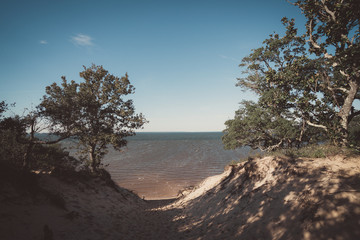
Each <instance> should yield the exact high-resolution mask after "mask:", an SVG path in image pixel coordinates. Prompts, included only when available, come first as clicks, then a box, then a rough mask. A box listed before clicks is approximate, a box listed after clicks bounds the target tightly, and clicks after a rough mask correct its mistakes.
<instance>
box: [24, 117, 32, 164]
mask: <svg viewBox="0 0 360 240" xmlns="http://www.w3.org/2000/svg"><path fill="white" fill-rule="evenodd" d="M30 127H31V130H30V140H29V145H28V146H27V148H26V153H25V154H24V159H23V165H22V168H23V169H24V170H28V169H29V168H30V160H31V153H32V151H33V148H34V146H35V144H34V140H35V121H32V122H31V126H30Z"/></svg>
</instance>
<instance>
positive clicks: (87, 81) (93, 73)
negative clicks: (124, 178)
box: [40, 65, 146, 171]
mask: <svg viewBox="0 0 360 240" xmlns="http://www.w3.org/2000/svg"><path fill="white" fill-rule="evenodd" d="M80 77H81V78H83V79H84V82H82V83H76V82H75V81H71V82H68V81H67V80H66V78H65V77H62V83H61V85H60V86H59V85H58V84H56V83H53V84H52V85H50V86H48V87H47V88H46V95H45V96H44V97H43V99H42V102H41V104H40V109H41V114H42V116H45V117H46V118H47V119H48V120H49V121H50V122H51V123H52V129H51V132H52V133H54V134H56V135H58V136H60V137H66V136H73V137H76V138H77V139H78V141H79V144H80V146H82V147H83V151H82V152H83V153H85V152H86V153H87V154H88V161H89V164H90V168H91V170H92V171H97V170H98V168H99V167H100V165H101V160H102V158H103V156H104V155H105V153H106V152H107V147H108V145H109V144H110V145H112V146H113V147H114V148H115V149H116V150H119V149H120V148H121V147H123V146H125V145H126V143H127V142H126V139H125V137H127V136H132V135H135V132H134V130H135V129H139V128H141V127H142V126H143V124H144V123H145V122H146V120H145V118H144V117H143V115H142V114H136V113H135V107H134V105H133V101H132V100H131V99H125V98H124V97H126V96H127V95H129V94H133V93H134V91H135V88H134V87H133V86H132V85H131V84H130V81H129V78H128V75H127V74H125V76H123V77H121V78H119V77H116V76H114V75H112V74H109V73H108V71H106V70H105V69H104V68H103V67H102V66H95V65H92V66H91V67H90V68H86V67H84V71H82V72H80Z"/></svg>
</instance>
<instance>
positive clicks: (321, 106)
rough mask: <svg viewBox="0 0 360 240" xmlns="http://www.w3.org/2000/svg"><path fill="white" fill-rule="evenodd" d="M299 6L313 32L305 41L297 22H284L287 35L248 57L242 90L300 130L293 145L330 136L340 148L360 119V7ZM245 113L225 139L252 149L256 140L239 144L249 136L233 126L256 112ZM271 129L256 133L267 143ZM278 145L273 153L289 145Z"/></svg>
mask: <svg viewBox="0 0 360 240" xmlns="http://www.w3.org/2000/svg"><path fill="white" fill-rule="evenodd" d="M294 5H296V6H299V7H300V8H301V9H302V11H303V13H304V14H305V16H306V17H307V18H308V21H307V24H306V25H307V33H306V34H303V35H300V36H299V35H298V30H297V29H296V28H295V22H294V20H293V19H291V20H288V19H287V18H283V19H282V21H283V24H284V25H285V26H286V33H285V35H284V36H283V37H280V36H279V35H278V34H273V35H270V38H269V39H266V40H265V41H264V42H263V44H264V46H263V47H260V48H258V49H255V50H253V51H252V53H251V54H250V55H249V56H247V57H245V58H243V60H242V63H241V64H240V66H241V67H243V68H245V69H246V70H245V71H244V72H243V73H244V74H245V75H246V77H244V78H239V79H238V84H237V86H240V87H242V88H243V89H244V90H251V91H254V92H255V93H257V94H258V95H259V101H258V103H257V104H258V106H257V108H258V109H263V111H266V112H267V113H268V114H271V116H272V118H271V119H281V118H283V119H285V120H287V121H291V122H292V125H293V127H295V128H297V129H299V131H296V134H297V137H296V139H297V141H292V143H295V144H296V145H299V144H298V143H296V142H302V143H303V144H306V143H309V142H311V141H313V140H318V139H319V137H321V136H326V137H327V138H329V139H331V140H332V142H333V143H335V144H339V143H342V144H346V143H347V139H348V125H349V122H351V120H352V119H353V118H354V117H355V116H356V115H359V114H360V111H359V110H356V109H355V108H354V106H353V102H354V100H355V99H360V94H359V85H360V68H359V64H360V61H359V54H358V53H359V41H360V38H359V18H358V16H359V14H358V13H359V8H358V7H357V5H356V3H355V1H331V2H329V1H324V0H322V1H316V0H307V1H297V2H295V3H294ZM333 15H334V16H333ZM315 23H316V24H315ZM320 39H322V41H321V43H320ZM306 43H309V46H307V45H306ZM333 49H335V50H333ZM331 51H333V52H334V53H332V54H331ZM245 108H249V105H245ZM240 113H241V114H244V115H245V116H243V117H241V118H239V117H238V114H237V115H236V117H235V119H234V120H232V121H228V122H227V123H226V125H227V128H226V129H225V133H226V134H225V136H224V139H223V140H224V142H230V141H237V142H239V143H240V145H241V146H242V145H249V146H252V143H251V141H242V140H241V139H239V136H240V135H242V134H244V133H245V132H244V131H242V132H241V133H242V134H240V135H239V134H237V135H236V134H234V133H233V131H234V128H233V125H234V124H243V123H244V121H245V119H247V118H249V117H251V116H252V115H254V112H253V111H249V109H248V110H246V111H242V112H240ZM287 121H284V122H283V123H284V124H288V123H287ZM236 122H238V123H236ZM278 124H281V123H280V122H279V123H278ZM268 127H269V126H268V125H267V124H263V125H262V126H260V127H258V128H257V129H255V130H254V131H256V132H257V133H258V134H257V135H258V138H260V139H261V140H262V141H265V139H266V138H267V137H268V134H267V132H268V130H269V129H268ZM284 129H286V128H284ZM282 135H283V136H286V135H285V134H282ZM234 136H237V138H233V137H234ZM273 136H274V135H272V137H273ZM277 136H280V135H279V134H278V135H277ZM231 138H233V139H232V140H231ZM275 140H276V141H273V145H272V146H268V147H270V148H269V149H276V148H280V147H285V146H289V145H288V144H287V145H283V144H282V143H283V142H284V141H285V140H286V138H275ZM262 144H264V143H262ZM262 146H263V145H262Z"/></svg>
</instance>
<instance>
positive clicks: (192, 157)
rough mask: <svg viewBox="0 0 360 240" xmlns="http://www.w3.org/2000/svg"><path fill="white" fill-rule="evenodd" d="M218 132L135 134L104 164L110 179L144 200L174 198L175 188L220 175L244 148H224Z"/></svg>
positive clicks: (244, 152)
mask: <svg viewBox="0 0 360 240" xmlns="http://www.w3.org/2000/svg"><path fill="white" fill-rule="evenodd" d="M221 136H222V133H220V132H208V133H138V134H137V135H136V136H135V137H131V138H129V139H128V141H129V142H128V145H127V147H124V148H123V150H122V152H117V151H114V150H110V151H109V153H108V154H107V155H106V156H105V159H104V163H105V164H108V166H107V167H106V169H107V170H108V171H109V172H110V174H111V176H112V178H113V180H114V181H115V182H116V183H117V184H118V185H120V186H122V187H125V188H128V189H130V190H133V191H134V192H136V193H137V194H138V195H139V196H140V197H145V199H160V198H171V197H176V196H177V194H178V192H179V190H181V189H183V188H185V187H188V186H192V185H196V184H197V183H199V182H200V181H202V180H203V179H205V178H206V177H208V176H212V175H215V174H220V173H222V172H223V171H224V167H225V166H226V165H227V164H229V163H230V162H231V161H232V160H238V159H239V158H243V157H246V156H247V155H248V153H249V151H250V150H249V149H248V148H243V149H238V150H235V151H233V150H230V151H229V150H224V149H223V144H222V142H221Z"/></svg>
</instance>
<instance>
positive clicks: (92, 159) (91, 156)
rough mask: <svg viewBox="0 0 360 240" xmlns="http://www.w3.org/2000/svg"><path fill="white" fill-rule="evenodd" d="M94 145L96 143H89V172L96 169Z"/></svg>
mask: <svg viewBox="0 0 360 240" xmlns="http://www.w3.org/2000/svg"><path fill="white" fill-rule="evenodd" d="M95 147H96V145H91V146H90V149H89V159H90V170H91V172H96V171H97V160H96V155H95Z"/></svg>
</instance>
